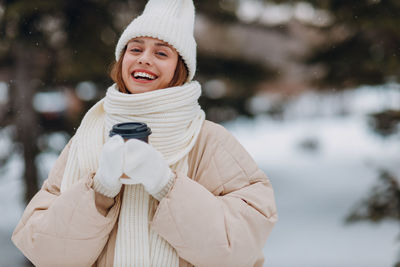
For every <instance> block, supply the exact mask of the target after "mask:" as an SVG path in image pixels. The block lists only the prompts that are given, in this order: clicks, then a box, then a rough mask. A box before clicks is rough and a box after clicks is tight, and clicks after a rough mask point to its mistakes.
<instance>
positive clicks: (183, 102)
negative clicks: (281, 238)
mask: <svg viewBox="0 0 400 267" xmlns="http://www.w3.org/2000/svg"><path fill="white" fill-rule="evenodd" d="M193 26H194V5H193V2H192V0H150V1H149V2H148V3H147V5H146V7H145V10H144V12H143V14H142V15H141V16H139V17H137V18H136V19H134V20H133V21H132V22H131V23H130V24H129V25H128V26H127V28H126V29H125V30H124V32H123V33H122V35H121V37H120V39H119V41H118V43H117V46H116V50H115V60H116V63H115V65H114V67H113V69H112V71H111V76H112V78H113V80H114V81H115V84H113V85H111V86H110V87H109V88H108V89H107V93H106V96H105V97H104V98H103V99H102V100H100V101H99V102H98V103H96V104H95V105H94V106H93V107H92V108H91V109H90V110H89V111H88V112H87V113H86V115H85V117H84V118H83V120H82V123H81V125H80V126H79V128H78V130H77V131H76V134H75V135H74V137H73V138H72V140H71V141H70V142H69V143H68V145H67V146H66V147H65V149H64V150H63V152H62V153H61V155H60V157H59V158H58V160H57V162H56V164H55V166H54V168H53V170H52V171H51V173H50V175H49V177H48V179H47V180H46V181H45V183H44V185H43V187H42V189H41V190H40V191H39V192H38V193H37V194H36V195H35V197H34V198H33V199H32V200H31V202H30V203H29V205H28V206H27V208H26V210H25V212H24V214H23V217H22V219H21V221H20V223H19V224H18V225H17V227H16V229H15V230H14V233H13V236H12V240H13V242H14V243H15V244H16V246H17V247H18V248H19V249H20V250H21V251H22V252H23V253H24V255H26V256H27V257H28V258H29V259H30V260H31V261H32V262H33V263H34V264H35V265H37V266H59V265H63V266H140V267H149V266H163V267H164V266H168V267H178V266H180V267H189V266H194V265H195V266H244V267H248V266H257V267H261V266H262V265H263V262H264V256H263V251H262V248H263V246H264V243H265V242H266V239H267V237H268V235H269V233H270V231H271V230H272V227H273V225H274V224H275V222H276V220H277V215H276V206H275V200H274V193H273V190H272V186H271V184H270V182H269V179H268V178H267V176H266V175H265V174H264V173H263V172H262V171H261V170H260V169H259V168H258V166H257V165H256V164H255V162H254V160H253V159H252V158H251V157H250V155H249V154H248V153H247V152H246V151H245V150H244V148H243V147H242V146H241V145H240V144H239V142H238V141H237V140H236V139H235V138H234V137H233V136H232V135H231V134H230V133H229V132H228V131H227V130H226V129H224V128H223V127H221V126H219V125H217V124H215V123H212V122H210V121H208V120H206V119H205V113H204V111H203V110H202V108H201V107H200V105H199V103H198V99H199V97H200V95H201V86H200V84H199V83H198V82H197V81H194V80H193V77H194V74H195V71H196V42H195V40H194V37H193ZM128 122H136V125H137V124H138V123H137V122H140V123H139V124H140V125H143V123H145V124H147V125H148V126H149V127H150V128H151V135H150V136H149V138H148V143H145V142H142V141H139V140H136V139H129V140H125V141H124V139H122V137H121V136H119V135H114V136H112V137H110V136H109V133H110V130H111V129H112V127H113V126H114V125H115V124H119V123H128ZM146 129H147V128H146ZM146 133H150V130H148V129H147V130H146Z"/></svg>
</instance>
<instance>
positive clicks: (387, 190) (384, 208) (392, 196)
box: [346, 170, 400, 267]
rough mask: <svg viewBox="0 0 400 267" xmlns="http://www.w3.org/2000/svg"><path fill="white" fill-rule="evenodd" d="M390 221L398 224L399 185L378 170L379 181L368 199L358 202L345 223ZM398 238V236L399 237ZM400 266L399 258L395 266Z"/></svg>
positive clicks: (388, 174) (393, 178)
mask: <svg viewBox="0 0 400 267" xmlns="http://www.w3.org/2000/svg"><path fill="white" fill-rule="evenodd" d="M385 220H391V221H395V222H398V223H400V183H399V179H397V178H396V177H395V176H394V175H393V174H391V173H390V172H388V171H387V170H380V174H379V181H378V183H377V184H376V185H375V186H374V187H373V188H372V190H371V192H370V194H369V196H368V197H366V198H365V199H363V200H362V201H360V203H358V204H357V205H356V206H355V208H354V209H353V210H352V211H351V213H350V214H349V215H348V216H347V218H346V222H347V223H356V222H360V221H370V222H374V223H379V222H382V221H385ZM399 238H400V236H399ZM395 266H396V267H398V266H400V257H399V259H398V262H397V263H396V264H395Z"/></svg>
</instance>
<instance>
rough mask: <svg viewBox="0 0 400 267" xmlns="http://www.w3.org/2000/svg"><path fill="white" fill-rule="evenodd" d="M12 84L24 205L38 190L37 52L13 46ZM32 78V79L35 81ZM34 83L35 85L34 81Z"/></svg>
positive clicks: (18, 45) (32, 49)
mask: <svg viewBox="0 0 400 267" xmlns="http://www.w3.org/2000/svg"><path fill="white" fill-rule="evenodd" d="M14 49H15V50H14V52H15V55H14V59H15V84H14V88H13V90H15V91H14V92H13V109H14V112H15V115H16V116H15V125H16V130H17V142H18V143H20V144H21V145H22V148H23V158H24V163H25V170H24V172H23V179H24V182H25V201H26V202H28V201H29V200H30V199H31V198H32V197H33V196H34V195H35V194H36V192H37V191H38V174H37V168H36V165H35V158H36V156H37V155H38V153H39V150H38V147H37V139H38V137H39V128H40V125H39V120H38V117H37V114H36V112H35V110H34V109H33V103H32V100H33V96H34V94H35V91H36V89H37V87H38V85H39V84H38V82H37V77H38V76H37V75H35V74H37V71H38V70H39V69H40V66H38V65H37V62H40V60H38V58H37V57H38V53H37V51H34V50H35V49H34V48H29V47H28V46H23V45H21V44H16V45H15V46H14ZM35 78H36V80H35ZM35 81H36V82H35Z"/></svg>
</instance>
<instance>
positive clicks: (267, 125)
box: [0, 85, 400, 267]
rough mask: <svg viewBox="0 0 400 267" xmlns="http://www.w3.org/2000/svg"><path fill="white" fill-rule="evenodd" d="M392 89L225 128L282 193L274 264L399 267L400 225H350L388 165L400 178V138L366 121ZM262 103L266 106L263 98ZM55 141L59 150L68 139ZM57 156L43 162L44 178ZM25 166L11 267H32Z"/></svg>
mask: <svg viewBox="0 0 400 267" xmlns="http://www.w3.org/2000/svg"><path fill="white" fill-rule="evenodd" d="M388 86H390V88H386V89H385V90H381V89H382V88H379V87H362V88H359V89H357V90H352V91H347V92H345V93H340V94H337V93H332V94H316V93H308V94H305V95H303V96H300V97H299V98H297V99H295V100H292V101H291V102H289V103H287V104H286V106H285V110H284V114H283V119H282V120H273V119H271V118H270V117H267V116H261V115H260V116H258V117H256V119H254V120H248V119H243V118H239V119H237V120H235V121H232V122H229V123H225V124H224V126H225V127H227V128H228V129H229V130H230V131H231V132H232V133H233V135H234V136H236V137H237V138H238V139H239V141H240V142H241V143H242V144H243V146H244V147H245V148H246V149H247V150H248V151H249V152H250V154H251V155H252V156H254V158H255V159H256V161H257V163H258V164H259V166H260V167H261V168H262V169H263V170H265V172H266V173H267V175H268V176H269V177H270V179H271V182H272V185H273V187H274V190H275V195H276V201H277V207H278V214H279V221H278V223H277V225H276V226H275V228H274V230H273V231H272V233H271V236H270V238H269V239H268V241H267V244H266V246H265V248H264V252H265V255H266V264H265V266H272V267H289V266H290V267H292V266H299V267H301V266H304V267H313V266H315V267H317V266H318V267H319V266H328V267H329V266H332V267H333V266H341V267H342V266H344V267H346V266H352V267H358V266H360V267H368V266H371V267H373V266H379V267H389V266H392V265H393V263H394V262H395V260H396V259H397V257H398V256H397V255H398V252H399V251H400V243H399V242H398V240H397V236H398V235H399V226H398V224H395V223H390V222H385V223H381V224H376V225H375V224H370V223H356V224H351V225H345V224H344V218H345V216H346V215H347V214H348V213H349V212H350V210H351V209H352V207H354V205H355V204H356V203H357V202H358V201H359V200H360V199H362V198H363V197H365V196H366V194H367V193H368V192H369V189H370V188H371V187H372V185H373V184H374V183H375V182H376V181H377V176H378V174H377V170H378V169H379V168H381V167H385V168H387V169H388V170H390V171H392V172H393V173H395V174H396V175H398V176H399V175H400V164H399V163H400V149H399V147H400V135H394V136H390V137H388V138H382V137H381V136H378V135H376V134H374V133H373V132H372V131H371V129H370V128H369V126H368V123H367V117H366V114H368V113H370V112H375V111H380V110H383V109H385V108H400V88H399V86H398V85H388ZM271 98H272V97H271ZM266 99H268V96H266ZM256 102H257V103H258V105H260V104H259V103H262V99H261V100H260V99H258V100H256ZM265 106H268V103H267V102H265ZM57 138H58V139H57ZM53 139H55V140H56V141H54V143H56V144H55V146H59V143H60V141H59V140H60V135H58V136H56V137H55V138H53ZM57 140H58V141H57ZM55 157H56V155H54V154H46V155H42V157H40V161H42V162H43V164H42V166H45V167H44V168H43V169H41V172H42V173H44V174H45V173H47V172H48V170H49V168H50V167H51V165H52V164H53V163H54V160H55ZM20 168H21V163H20V160H19V159H18V158H16V159H15V160H14V161H12V164H11V166H10V168H8V172H7V173H6V174H4V175H3V174H2V176H1V177H0V203H1V206H0V214H2V218H1V220H0V238H1V239H0V266H1V267H6V266H23V264H24V258H23V256H22V255H21V254H20V253H19V252H18V250H17V249H16V248H14V246H13V245H12V244H11V242H10V241H9V240H10V235H11V232H12V230H13V228H14V227H15V225H16V223H17V221H18V220H19V217H20V215H21V213H22V211H23V208H24V207H23V205H22V200H21V198H22V182H21V181H20V179H18V178H17V177H20V173H19V171H18V170H19V169H20Z"/></svg>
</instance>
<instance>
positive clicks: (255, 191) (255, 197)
mask: <svg viewBox="0 0 400 267" xmlns="http://www.w3.org/2000/svg"><path fill="white" fill-rule="evenodd" d="M68 150H69V145H67V146H66V148H65V149H64V150H63V152H62V153H61V155H60V157H59V158H58V160H57V162H56V164H55V166H54V167H53V169H52V171H51V172H50V174H49V177H48V179H47V180H46V181H45V182H44V184H43V186H42V188H41V190H40V191H39V192H38V193H37V194H36V195H35V196H34V198H33V199H32V200H31V201H30V203H29V204H28V206H27V207H26V209H25V212H24V214H23V216H22V218H21V220H20V222H19V224H18V225H17V227H16V229H15V230H14V233H13V236H12V240H13V242H14V244H15V245H16V246H17V247H18V248H19V249H20V250H21V251H22V252H23V253H24V255H25V256H26V257H27V258H28V259H29V260H31V261H32V262H33V263H34V264H35V265H36V266H51V267H54V266H104V267H109V266H112V264H113V259H114V247H115V240H116V233H117V226H118V224H117V223H116V222H117V219H118V213H119V209H120V195H118V196H117V197H116V198H115V199H111V198H107V197H103V196H101V195H99V194H98V193H95V192H94V191H93V189H92V184H93V180H92V176H91V177H84V178H83V179H81V180H80V182H79V183H77V184H75V185H74V186H73V187H72V188H70V189H69V190H68V191H66V192H65V193H63V194H60V184H61V180H62V177H63V173H64V169H65V164H66V160H67V157H68ZM95 194H96V195H97V196H96V198H95ZM99 196H101V197H99ZM276 220H277V215H276V207H275V200H274V194H273V190H272V187H271V184H270V182H269V180H268V179H267V177H266V176H265V174H264V173H263V172H262V171H261V170H260V169H259V168H258V167H257V165H256V164H255V162H254V161H253V159H252V158H251V157H250V156H249V154H248V153H247V152H246V151H245V150H244V148H243V147H242V146H241V145H240V144H239V143H238V142H237V140H236V139H235V138H234V137H233V136H232V135H231V134H230V133H229V132H228V131H226V130H225V129H224V128H223V127H221V126H219V125H217V124H215V123H212V122H209V121H205V123H204V125H203V127H202V130H201V132H200V135H199V138H198V140H197V143H196V145H195V147H194V148H193V149H192V151H191V152H190V154H189V172H188V176H185V175H182V174H179V173H178V174H177V178H176V179H175V183H174V185H173V186H172V188H171V189H170V191H169V193H168V195H167V196H166V197H164V198H163V199H162V200H161V202H160V203H159V205H158V207H157V210H156V213H155V215H154V218H153V221H152V223H151V227H152V228H153V230H155V231H156V232H157V233H158V234H159V235H161V236H162V237H164V238H165V239H166V240H167V241H168V242H169V243H170V244H171V245H172V246H173V247H174V248H175V249H176V251H177V253H178V255H179V257H180V264H179V266H185V267H186V266H193V265H195V266H207V267H208V266H210V267H212V266H219V267H221V266H229V267H233V266H243V267H249V266H262V265H263V262H264V257H263V253H262V248H263V246H264V244H265V242H266V239H267V237H268V235H269V233H270V232H271V230H272V227H273V225H274V223H275V222H276Z"/></svg>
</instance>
